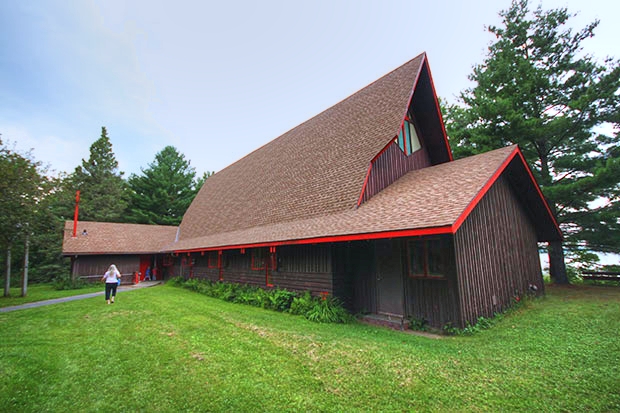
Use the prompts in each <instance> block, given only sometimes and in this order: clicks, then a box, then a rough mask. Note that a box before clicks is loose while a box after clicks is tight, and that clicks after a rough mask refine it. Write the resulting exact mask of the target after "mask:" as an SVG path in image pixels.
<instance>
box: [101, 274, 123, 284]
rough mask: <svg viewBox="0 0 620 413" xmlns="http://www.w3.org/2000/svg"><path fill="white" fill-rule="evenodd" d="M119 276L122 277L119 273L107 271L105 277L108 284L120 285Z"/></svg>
mask: <svg viewBox="0 0 620 413" xmlns="http://www.w3.org/2000/svg"><path fill="white" fill-rule="evenodd" d="M117 274H118V275H119V276H120V274H119V273H118V271H107V272H106V273H105V274H104V275H103V276H104V277H105V282H106V284H108V283H110V284H118V277H117Z"/></svg>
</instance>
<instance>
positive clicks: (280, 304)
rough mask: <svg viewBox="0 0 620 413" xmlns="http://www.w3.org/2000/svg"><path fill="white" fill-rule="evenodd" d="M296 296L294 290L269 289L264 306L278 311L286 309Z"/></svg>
mask: <svg viewBox="0 0 620 413" xmlns="http://www.w3.org/2000/svg"><path fill="white" fill-rule="evenodd" d="M296 296H297V294H295V293H294V292H291V291H287V290H283V289H281V288H276V289H275V290H270V291H269V295H268V296H267V298H268V299H267V303H266V304H267V307H266V308H269V309H271V310H276V311H280V312H285V311H288V310H289V309H290V308H291V303H292V302H293V299H294V298H295V297H296Z"/></svg>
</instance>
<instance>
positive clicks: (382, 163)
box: [362, 137, 430, 203]
mask: <svg viewBox="0 0 620 413" xmlns="http://www.w3.org/2000/svg"><path fill="white" fill-rule="evenodd" d="M420 140H423V138H422V137H420ZM422 142H423V141H422ZM427 166H430V160H429V158H428V154H427V152H426V148H424V147H423V148H422V149H421V150H419V151H416V152H414V153H412V154H411V155H410V156H407V155H405V154H404V153H403V151H401V150H400V148H399V147H398V144H396V143H392V144H390V146H389V147H388V148H387V149H386V150H385V151H384V152H383V153H382V154H381V155H379V157H378V158H377V159H375V161H374V162H373V164H372V168H371V170H370V175H369V176H368V183H367V184H366V189H365V191H364V194H363V196H362V203H363V202H366V201H367V200H369V199H370V198H372V197H373V196H374V195H376V194H378V193H379V192H381V190H383V189H385V188H386V187H387V186H389V185H390V184H392V183H394V182H395V181H396V180H397V179H398V178H400V177H401V176H403V175H405V174H406V173H407V172H409V171H413V170H416V169H421V168H424V167H427Z"/></svg>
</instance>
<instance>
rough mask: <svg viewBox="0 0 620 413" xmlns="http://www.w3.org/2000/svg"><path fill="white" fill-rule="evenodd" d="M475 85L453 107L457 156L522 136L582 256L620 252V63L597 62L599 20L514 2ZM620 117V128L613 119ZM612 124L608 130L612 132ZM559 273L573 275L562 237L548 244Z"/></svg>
mask: <svg viewBox="0 0 620 413" xmlns="http://www.w3.org/2000/svg"><path fill="white" fill-rule="evenodd" d="M500 16H501V17H502V19H503V26H502V27H495V26H490V27H489V28H488V31H489V32H491V33H492V34H493V35H495V37H496V40H495V42H494V43H493V44H492V45H491V46H490V47H489V51H488V55H487V57H486V59H485V60H484V62H483V63H482V64H480V65H477V66H475V67H474V70H473V73H472V74H471V75H470V77H469V78H470V80H472V81H473V82H475V86H473V87H472V88H470V89H467V90H465V91H463V92H462V93H461V94H460V101H461V102H460V103H461V104H460V105H454V106H449V107H448V108H447V110H446V116H445V120H446V128H447V131H448V135H449V136H450V140H451V144H452V147H453V149H454V154H455V156H456V157H462V156H467V155H471V154H475V153H481V152H486V151H488V150H491V149H495V148H498V147H502V146H505V145H510V144H515V143H517V144H519V146H520V147H521V149H522V150H523V153H524V155H525V157H526V159H527V161H528V163H529V164H530V165H532V167H533V172H534V175H535V177H536V179H537V180H538V182H539V184H540V185H541V187H542V189H543V193H544V195H545V197H546V198H547V200H548V201H549V204H550V206H551V208H552V210H553V212H554V213H555V214H556V217H557V219H558V222H559V223H560V225H561V228H562V230H563V232H564V237H565V238H564V247H565V248H566V250H567V251H568V252H569V253H571V254H572V256H573V257H576V258H577V259H578V258H579V255H582V256H585V255H587V254H588V252H589V251H605V252H619V251H620V225H619V217H620V214H619V212H620V211H619V205H620V198H619V195H620V194H619V181H620V142H619V139H618V134H617V131H618V129H617V128H618V124H619V121H620V111H619V107H620V106H619V104H620V93H619V90H620V66H619V64H618V61H615V60H612V59H611V58H606V59H605V61H604V63H602V64H601V63H598V62H597V61H596V60H595V59H594V57H592V56H591V55H588V54H585V53H584V52H583V50H582V42H583V41H584V40H586V39H588V38H590V37H592V36H594V29H595V28H596V27H597V25H598V21H595V22H593V23H591V24H589V25H588V26H586V27H585V28H584V29H582V30H580V31H578V32H576V33H574V32H573V31H572V30H571V29H566V28H565V27H564V25H565V24H566V23H567V21H568V20H569V18H570V17H572V16H574V15H571V14H569V13H568V11H567V9H565V8H560V9H556V10H551V11H543V10H542V8H541V6H539V7H538V8H537V9H536V10H534V11H533V12H531V11H530V10H529V8H528V1H527V0H513V1H512V3H511V6H510V8H509V9H508V10H505V11H502V12H500ZM613 125H615V128H613V127H612V126H613ZM603 131H609V132H607V133H604V132H603ZM548 253H549V261H550V272H551V277H552V279H553V280H554V281H555V282H557V283H566V282H568V279H567V277H566V269H565V266H564V249H563V248H562V243H561V242H552V243H549V245H548Z"/></svg>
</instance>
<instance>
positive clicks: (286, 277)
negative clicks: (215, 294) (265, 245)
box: [192, 245, 333, 294]
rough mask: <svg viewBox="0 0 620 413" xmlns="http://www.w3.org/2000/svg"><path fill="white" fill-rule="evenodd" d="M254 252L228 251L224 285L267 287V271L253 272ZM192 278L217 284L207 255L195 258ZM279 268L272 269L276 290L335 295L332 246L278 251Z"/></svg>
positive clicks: (296, 247)
mask: <svg viewBox="0 0 620 413" xmlns="http://www.w3.org/2000/svg"><path fill="white" fill-rule="evenodd" d="M251 257H252V251H251V249H246V251H245V254H242V253H241V251H239V250H226V251H223V255H222V266H223V268H222V278H223V281H224V282H232V283H239V284H249V285H256V286H260V287H266V278H265V275H266V270H265V269H262V270H253V269H252V262H251V260H252V258H251ZM192 258H193V259H194V266H193V268H192V270H193V276H194V277H195V278H204V279H208V280H211V281H218V279H219V274H220V271H219V269H218V268H209V265H208V263H209V260H208V257H207V256H206V255H204V256H201V255H200V254H194V255H193V256H192ZM277 261H278V268H277V269H270V275H271V276H270V281H271V283H272V284H273V286H274V287H280V288H286V289H287V290H291V291H305V290H309V291H312V292H315V293H317V294H318V293H319V292H323V291H327V292H328V293H330V294H333V284H332V266H331V250H330V247H329V245H307V246H301V248H300V246H284V247H279V248H278V249H277Z"/></svg>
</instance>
